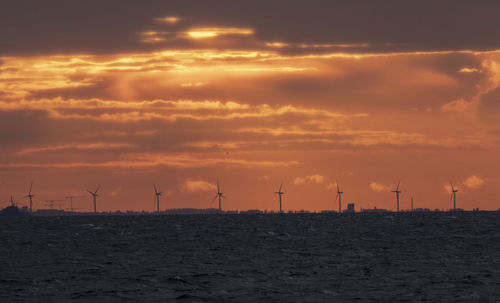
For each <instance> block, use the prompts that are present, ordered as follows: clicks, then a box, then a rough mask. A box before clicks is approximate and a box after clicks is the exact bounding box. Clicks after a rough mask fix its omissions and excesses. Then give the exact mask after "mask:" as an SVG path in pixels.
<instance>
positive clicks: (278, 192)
mask: <svg viewBox="0 0 500 303" xmlns="http://www.w3.org/2000/svg"><path fill="white" fill-rule="evenodd" d="M282 187H283V181H281V185H280V188H279V189H278V191H275V192H274V193H275V194H277V195H278V196H279V197H280V213H281V212H282V210H281V196H282V195H284V194H285V193H284V192H282V191H281V188H282Z"/></svg>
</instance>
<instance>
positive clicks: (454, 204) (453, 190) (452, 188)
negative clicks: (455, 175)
mask: <svg viewBox="0 0 500 303" xmlns="http://www.w3.org/2000/svg"><path fill="white" fill-rule="evenodd" d="M450 185H451V197H450V201H451V199H453V210H457V193H458V189H455V188H454V187H453V183H451V182H450Z"/></svg>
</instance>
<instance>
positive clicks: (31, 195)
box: [24, 182, 35, 213]
mask: <svg viewBox="0 0 500 303" xmlns="http://www.w3.org/2000/svg"><path fill="white" fill-rule="evenodd" d="M32 187H33V182H31V184H30V191H29V193H28V194H27V195H26V196H24V197H25V198H29V199H30V213H31V212H33V197H34V196H35V195H33V194H32V193H31V188H32Z"/></svg>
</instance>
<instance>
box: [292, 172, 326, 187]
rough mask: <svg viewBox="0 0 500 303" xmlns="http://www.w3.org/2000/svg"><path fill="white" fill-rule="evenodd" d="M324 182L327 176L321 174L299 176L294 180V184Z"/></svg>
mask: <svg viewBox="0 0 500 303" xmlns="http://www.w3.org/2000/svg"><path fill="white" fill-rule="evenodd" d="M308 182H310V183H323V182H325V177H324V176H322V175H319V174H314V175H309V176H306V177H297V178H295V179H294V180H293V184H295V185H301V184H304V183H308Z"/></svg>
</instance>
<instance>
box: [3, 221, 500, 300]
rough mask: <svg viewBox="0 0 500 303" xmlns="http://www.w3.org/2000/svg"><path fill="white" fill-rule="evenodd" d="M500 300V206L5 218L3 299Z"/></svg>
mask: <svg viewBox="0 0 500 303" xmlns="http://www.w3.org/2000/svg"><path fill="white" fill-rule="evenodd" d="M16 301H19V302H69V301H76V302H127V301H129V302H168V301H180V302H203V301H210V302H351V301H357V302H370V301H374V302H413V301H429V302H500V213H498V212H489V213H488V212H474V213H456V214H451V213H415V214H409V213H407V214H401V215H396V214H354V215H347V214H344V215H340V216H339V215H336V214H286V215H182V216H167V215H160V216H80V217H33V218H21V219H17V220H13V219H9V220H7V219H0V302H16Z"/></svg>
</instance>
